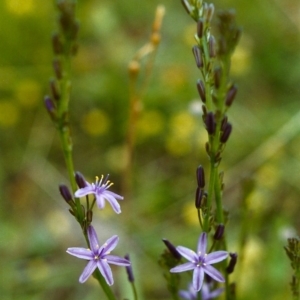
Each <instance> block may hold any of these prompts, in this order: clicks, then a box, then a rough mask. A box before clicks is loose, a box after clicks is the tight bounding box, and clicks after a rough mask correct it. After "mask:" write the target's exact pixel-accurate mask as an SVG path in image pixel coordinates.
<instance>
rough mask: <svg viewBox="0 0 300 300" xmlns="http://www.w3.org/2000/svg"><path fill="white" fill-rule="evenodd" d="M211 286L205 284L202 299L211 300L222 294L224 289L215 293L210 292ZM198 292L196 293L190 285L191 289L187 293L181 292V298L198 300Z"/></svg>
mask: <svg viewBox="0 0 300 300" xmlns="http://www.w3.org/2000/svg"><path fill="white" fill-rule="evenodd" d="M210 288H211V286H210V284H208V283H205V282H204V283H203V285H202V289H201V299H202V300H210V299H213V298H216V297H218V296H219V295H220V294H221V293H222V292H223V290H224V289H223V288H219V289H216V290H214V291H210ZM198 293H199V292H198V291H196V290H195V289H194V287H193V285H192V284H190V285H189V289H188V290H187V291H183V290H180V291H179V296H180V297H182V298H183V299H186V300H197V299H198Z"/></svg>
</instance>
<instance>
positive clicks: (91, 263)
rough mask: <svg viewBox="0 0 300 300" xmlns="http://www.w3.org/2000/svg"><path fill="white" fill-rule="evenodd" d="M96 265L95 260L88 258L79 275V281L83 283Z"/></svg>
mask: <svg viewBox="0 0 300 300" xmlns="http://www.w3.org/2000/svg"><path fill="white" fill-rule="evenodd" d="M96 267H97V262H96V261H95V260H90V261H89V262H88V264H87V265H86V267H85V268H84V270H83V272H82V274H81V275H80V277H79V282H80V283H84V282H85V281H86V280H87V279H88V278H89V277H90V276H91V275H92V274H93V272H94V271H95V269H96Z"/></svg>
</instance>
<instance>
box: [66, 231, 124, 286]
mask: <svg viewBox="0 0 300 300" xmlns="http://www.w3.org/2000/svg"><path fill="white" fill-rule="evenodd" d="M87 234H88V239H89V242H90V248H91V249H86V248H77V247H76V248H68V249H67V253H69V254H71V255H73V256H76V257H78V258H82V259H86V260H89V262H88V264H87V265H86V267H85V268H84V270H83V272H82V274H81V275H80V277H79V282H80V283H84V282H85V281H86V280H87V279H88V278H89V277H90V276H91V275H92V274H93V272H94V271H95V269H96V268H98V269H99V271H100V272H101V274H102V276H103V277H104V279H105V280H106V282H107V284H108V285H112V284H113V283H114V279H113V276H112V272H111V268H110V266H109V264H113V265H118V266H129V265H130V261H128V260H127V259H125V258H123V257H119V256H115V255H110V254H109V253H110V251H112V250H113V249H115V247H116V246H117V244H118V241H119V237H118V236H117V235H114V236H112V237H111V238H110V239H108V240H107V241H106V242H105V243H104V244H103V245H102V246H101V247H100V246H99V241H98V237H97V234H96V232H95V229H94V227H93V226H89V228H88V230H87Z"/></svg>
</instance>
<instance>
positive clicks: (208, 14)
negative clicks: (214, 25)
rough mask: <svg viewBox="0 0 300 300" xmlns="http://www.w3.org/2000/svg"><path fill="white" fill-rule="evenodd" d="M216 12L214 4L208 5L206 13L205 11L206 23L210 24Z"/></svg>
mask: <svg viewBox="0 0 300 300" xmlns="http://www.w3.org/2000/svg"><path fill="white" fill-rule="evenodd" d="M214 11H215V6H214V5H213V3H210V4H208V6H207V8H206V11H205V17H206V22H210V21H211V19H212V17H213V15H214Z"/></svg>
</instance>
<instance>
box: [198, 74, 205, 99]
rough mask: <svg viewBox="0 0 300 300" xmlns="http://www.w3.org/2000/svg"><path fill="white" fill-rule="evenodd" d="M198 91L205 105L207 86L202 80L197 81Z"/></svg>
mask: <svg viewBox="0 0 300 300" xmlns="http://www.w3.org/2000/svg"><path fill="white" fill-rule="evenodd" d="M197 89H198V93H199V96H200V98H201V100H202V102H203V103H205V102H206V95H205V86H204V82H203V81H202V80H201V79H199V80H198V81H197Z"/></svg>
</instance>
